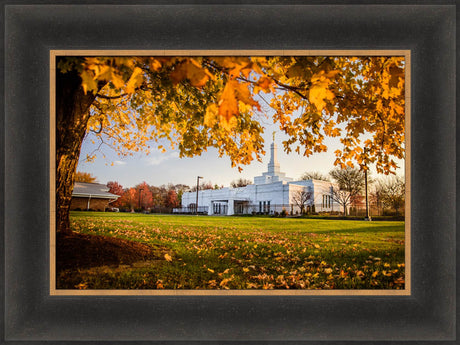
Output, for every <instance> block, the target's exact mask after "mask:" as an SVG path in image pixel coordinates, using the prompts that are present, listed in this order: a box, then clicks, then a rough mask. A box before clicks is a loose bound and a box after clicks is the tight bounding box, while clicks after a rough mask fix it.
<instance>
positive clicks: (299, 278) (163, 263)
mask: <svg viewBox="0 0 460 345" xmlns="http://www.w3.org/2000/svg"><path fill="white" fill-rule="evenodd" d="M71 227H72V230H73V231H75V232H80V233H85V234H97V235H106V236H114V237H118V238H124V239H130V240H134V241H139V242H142V243H146V244H158V245H162V246H166V247H168V248H169V249H170V252H171V260H166V259H165V260H156V261H152V262H146V263H137V264H134V265H130V266H126V267H99V268H91V269H87V270H79V271H77V270H74V271H70V270H69V271H64V272H62V273H61V274H59V275H58V288H72V289H73V288H89V289H157V288H160V289H287V288H289V289H401V288H404V272H405V262H404V222H384V221H379V222H365V221H349V220H324V219H290V218H270V217H267V218H263V217H212V216H171V215H140V214H125V213H118V214H115V213H92V212H89V213H87V212H75V213H72V215H71Z"/></svg>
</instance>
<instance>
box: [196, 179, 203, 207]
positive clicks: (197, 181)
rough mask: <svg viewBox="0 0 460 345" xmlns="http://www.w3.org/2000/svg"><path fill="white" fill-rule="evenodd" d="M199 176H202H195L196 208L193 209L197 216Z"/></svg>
mask: <svg viewBox="0 0 460 345" xmlns="http://www.w3.org/2000/svg"><path fill="white" fill-rule="evenodd" d="M200 178H203V177H202V176H197V177H196V204H195V206H196V209H195V215H196V216H198V190H199V189H200Z"/></svg>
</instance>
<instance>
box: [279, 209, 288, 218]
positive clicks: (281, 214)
mask: <svg viewBox="0 0 460 345" xmlns="http://www.w3.org/2000/svg"><path fill="white" fill-rule="evenodd" d="M287 214H288V213H287V211H286V209H284V208H283V210H282V211H281V213H280V216H281V217H286V216H287Z"/></svg>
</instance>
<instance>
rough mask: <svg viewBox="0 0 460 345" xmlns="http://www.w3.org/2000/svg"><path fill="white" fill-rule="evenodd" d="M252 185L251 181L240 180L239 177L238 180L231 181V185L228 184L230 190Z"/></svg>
mask: <svg viewBox="0 0 460 345" xmlns="http://www.w3.org/2000/svg"><path fill="white" fill-rule="evenodd" d="M250 184H252V181H251V180H248V179H246V178H242V177H240V178H239V179H237V180H233V181H232V182H231V183H230V186H231V187H232V188H238V187H246V186H247V185H250Z"/></svg>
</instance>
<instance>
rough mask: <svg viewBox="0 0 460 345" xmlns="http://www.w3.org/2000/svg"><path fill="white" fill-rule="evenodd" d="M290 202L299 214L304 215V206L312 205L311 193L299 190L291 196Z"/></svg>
mask: <svg viewBox="0 0 460 345" xmlns="http://www.w3.org/2000/svg"><path fill="white" fill-rule="evenodd" d="M291 202H292V203H293V204H294V205H296V206H297V207H299V208H300V213H301V214H304V213H305V206H307V205H308V204H311V203H312V193H311V191H308V190H304V189H299V190H297V191H295V192H294V193H293V194H292V196H291Z"/></svg>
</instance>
